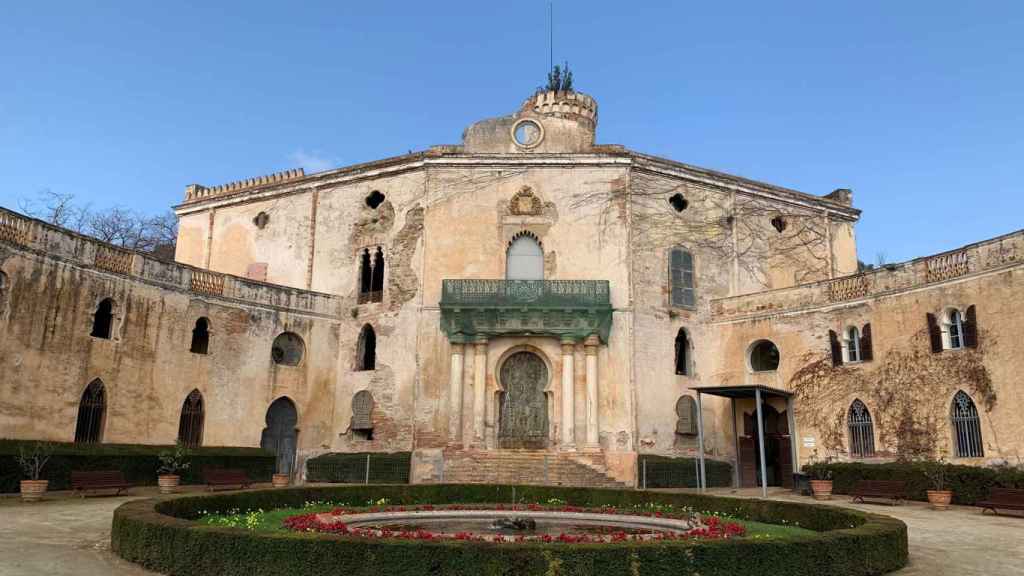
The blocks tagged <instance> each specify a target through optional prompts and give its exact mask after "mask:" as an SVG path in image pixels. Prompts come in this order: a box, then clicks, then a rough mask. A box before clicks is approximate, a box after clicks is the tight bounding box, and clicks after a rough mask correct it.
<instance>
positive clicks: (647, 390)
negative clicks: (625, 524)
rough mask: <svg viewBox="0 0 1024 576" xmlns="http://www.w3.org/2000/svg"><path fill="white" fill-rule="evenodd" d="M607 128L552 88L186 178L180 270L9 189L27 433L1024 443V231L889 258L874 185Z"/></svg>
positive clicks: (2, 426) (1000, 453)
mask: <svg viewBox="0 0 1024 576" xmlns="http://www.w3.org/2000/svg"><path fill="white" fill-rule="evenodd" d="M597 121H598V114H597V103H596V102H595V101H594V100H593V99H592V98H590V97H589V96H586V95H584V94H582V93H573V92H569V93H563V92H557V93H556V92H539V93H536V94H534V95H533V96H531V97H530V98H529V99H527V100H526V101H525V102H524V103H523V105H522V106H521V107H520V108H519V109H518V110H517V111H516V112H515V113H514V114H511V115H508V116H503V117H499V118H493V119H488V120H483V121H480V122H477V123H475V124H473V125H471V126H470V127H469V128H467V129H466V131H465V133H464V135H463V142H462V144H461V145H444V146H435V147H432V148H430V149H428V150H425V151H422V152H417V153H410V154H407V155H404V156H399V157H395V158H389V159H385V160H381V161H377V162H370V163H366V164H360V165H355V166H349V167H344V168H340V169H336V170H329V171H325V172H320V173H316V174H305V173H304V172H303V171H302V170H292V171H287V172H283V173H277V174H272V175H269V176H263V177H258V178H251V179H248V180H244V181H239V182H233V183H230V184H225V185H218V186H203V185H199V184H193V185H189V186H188V187H187V188H186V191H185V198H184V201H183V202H182V203H181V204H180V205H178V206H176V207H175V211H176V212H177V214H178V216H179V235H178V244H177V253H176V258H175V260H176V261H175V262H163V261H159V260H157V259H154V258H152V257H150V256H148V255H144V254H141V253H135V252H129V251H125V250H122V249H119V248H116V247H114V246H110V245H107V244H103V243H101V242H98V241H96V240H94V239H90V238H86V237H83V236H80V235H76V234H74V233H72V232H70V231H67V230H63V229H59V228H56V227H53V226H50V225H47V224H45V223H43V222H40V221H37V220H32V219H30V218H26V217H24V216H22V215H19V214H16V213H14V212H9V211H0V270H2V272H0V367H2V371H3V374H4V378H3V380H2V382H0V437H6V438H41V439H42V438H45V439H53V440H63V441H73V440H74V441H81V442H131V443H149V444H166V443H171V442H174V441H175V439H179V438H180V439H182V440H185V441H187V442H189V443H193V444H196V443H201V444H204V445H236V446H259V445H263V446H266V447H269V448H271V449H273V450H275V451H277V452H278V456H279V467H280V468H281V469H282V470H283V471H293V472H294V473H296V474H297V475H301V474H302V470H303V462H304V461H305V460H306V459H308V458H309V457H311V456H315V455H318V454H322V453H325V452H366V451H369V452H396V451H403V452H412V454H413V460H412V461H413V465H412V478H413V481H415V482H438V481H455V480H459V481H486V480H507V479H508V478H507V476H505V475H507V474H513V475H514V474H515V471H512V472H509V470H508V468H509V463H512V464H513V466H512V467H513V468H517V469H518V470H519V475H518V476H514V477H513V479H518V480H523V479H526V480H531V479H532V480H539V479H540V477H539V476H538V475H539V474H540V473H541V472H540V471H539V470H540V468H537V466H540V464H538V462H541V461H542V462H543V474H544V477H543V479H544V480H546V481H548V482H552V483H555V482H565V483H570V482H575V483H583V484H605V483H607V484H626V485H634V483H636V482H637V476H638V467H637V457H638V455H640V454H658V455H666V456H687V457H693V456H695V455H696V454H697V453H698V447H699V446H700V445H701V444H703V446H704V455H705V456H706V457H707V458H714V459H720V460H726V461H730V462H733V463H734V464H736V466H735V470H736V475H737V477H736V480H737V482H739V483H741V484H745V485H753V483H754V482H755V481H756V478H757V477H758V475H759V474H764V475H765V477H766V478H767V479H768V481H769V484H772V483H777V484H786V483H788V482H789V478H790V472H792V471H793V469H794V468H795V467H798V466H799V465H800V464H801V463H804V462H807V461H808V460H810V459H813V458H820V457H824V456H826V455H829V456H838V457H840V458H846V459H864V460H867V461H877V460H884V459H888V458H892V457H895V456H896V455H899V454H909V453H920V452H933V453H939V452H941V453H944V454H945V455H946V456H947V457H948V458H950V459H951V460H953V461H954V462H965V463H972V464H984V463H987V462H990V461H993V460H1001V459H1006V460H1010V461H1012V462H1018V461H1019V459H1020V457H1021V456H1022V455H1024V412H1022V411H1021V410H1019V407H1020V406H1022V405H1024V385H1022V383H1021V379H1020V376H1019V375H1020V374H1021V373H1022V372H1024V360H1022V358H1024V355H1021V354H1020V353H1019V351H1017V350H1016V349H1015V348H1014V341H1015V336H1016V335H1018V334H1020V333H1021V332H1022V331H1024V312H1022V307H1021V305H1020V300H1021V298H1022V296H1024V233H1021V232H1018V233H1014V234H1010V235H1007V236H1003V237H999V238H994V239H991V240H986V241H983V242H979V243H977V244H973V245H970V246H965V247H963V248H960V249H958V250H954V251H952V252H948V253H944V254H939V255H935V256H929V257H924V258H920V259H917V260H913V261H910V262H905V263H902V264H894V265H885V266H882V267H879V268H875V269H871V270H863V269H861V268H859V266H858V260H857V253H856V245H855V239H854V228H855V225H856V223H857V220H858V218H859V216H860V212H859V211H858V210H857V209H856V208H854V207H853V194H852V192H851V191H849V190H845V189H838V190H835V191H832V192H830V193H828V194H824V195H813V194H807V193H803V192H799V191H795V190H791V189H787V188H782V187H779V186H774V185H770V184H765V183H762V182H757V181H753V180H748V179H745V178H740V177H737V176H731V175H728V174H723V173H720V172H716V171H713V170H708V169H704V168H698V167H694V166H690V165H687V164H682V163H679V162H675V161H671V160H667V159H664V158H658V157H654V156H649V155H646V154H642V153H639V152H635V151H633V150H630V149H628V148H625V147H622V146H618V145H604V144H597V143H596V142H595V134H596V127H597ZM698 391H699V398H698ZM758 397H760V398H761V399H762V404H761V410H760V413H758V412H759V411H758V410H757V409H756V408H757V406H756V402H755V398H758ZM698 404H699V405H700V410H698V408H697V407H698ZM758 421H760V422H761V424H760V425H758V424H757V423H758ZM759 444H763V445H764V454H765V457H764V460H763V461H762V460H761V458H760V456H759V453H760V450H758V449H757V448H758V446H759ZM540 458H542V460H541V459H540ZM762 471H763V472H762ZM523 476H526V477H525V478H523Z"/></svg>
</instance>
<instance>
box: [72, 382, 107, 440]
mask: <svg viewBox="0 0 1024 576" xmlns="http://www.w3.org/2000/svg"><path fill="white" fill-rule="evenodd" d="M106 419H107V393H106V389H105V388H104V386H103V381H102V380H100V379H99V378H97V379H95V380H93V381H92V382H90V383H89V385H88V386H86V387H85V391H83V392H82V399H81V400H80V401H79V403H78V419H77V421H76V423H75V442H76V443H81V444H95V443H98V442H102V441H103V428H104V425H105V424H106Z"/></svg>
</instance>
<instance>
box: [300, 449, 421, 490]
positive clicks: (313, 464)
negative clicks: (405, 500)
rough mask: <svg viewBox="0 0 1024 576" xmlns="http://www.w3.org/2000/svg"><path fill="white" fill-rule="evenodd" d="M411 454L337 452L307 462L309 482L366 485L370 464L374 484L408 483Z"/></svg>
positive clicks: (371, 481) (371, 478) (307, 478)
mask: <svg viewBox="0 0 1024 576" xmlns="http://www.w3.org/2000/svg"><path fill="white" fill-rule="evenodd" d="M411 461H412V453H411V452H394V453H390V454H387V453H381V452H334V453H331V454H323V455H321V456H317V457H316V458H310V459H309V460H307V461H306V480H307V481H309V482H334V483H341V484H365V483H366V480H367V476H366V467H367V464H369V467H370V476H369V480H370V483H372V484H408V483H409V466H410V463H411Z"/></svg>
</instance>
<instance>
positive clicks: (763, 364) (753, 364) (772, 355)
mask: <svg viewBox="0 0 1024 576" xmlns="http://www.w3.org/2000/svg"><path fill="white" fill-rule="evenodd" d="M750 369H751V370H753V371H754V372H773V371H775V370H778V369H779V349H778V348H777V347H776V346H775V343H773V342H772V341H771V340H758V341H757V342H755V343H754V345H753V346H751V347H750Z"/></svg>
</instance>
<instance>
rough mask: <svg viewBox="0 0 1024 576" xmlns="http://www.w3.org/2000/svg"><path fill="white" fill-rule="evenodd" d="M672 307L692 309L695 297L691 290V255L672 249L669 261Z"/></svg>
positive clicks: (682, 250)
mask: <svg viewBox="0 0 1024 576" xmlns="http://www.w3.org/2000/svg"><path fill="white" fill-rule="evenodd" d="M669 281H670V283H671V293H672V306H679V307H683V308H693V307H694V306H696V301H697V300H696V296H695V295H694V289H693V255H692V254H690V253H689V252H688V251H686V250H684V249H682V248H673V249H672V254H671V257H670V259H669Z"/></svg>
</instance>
